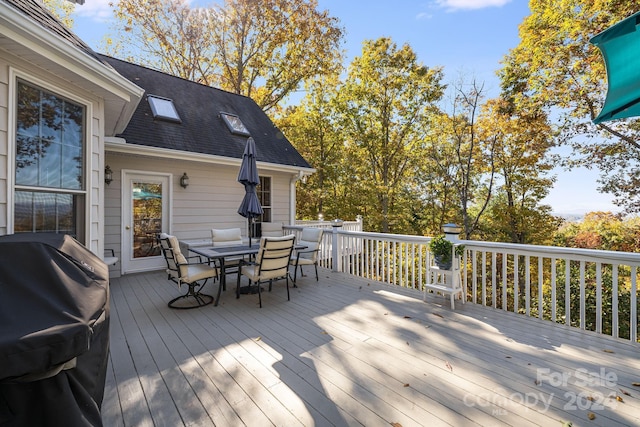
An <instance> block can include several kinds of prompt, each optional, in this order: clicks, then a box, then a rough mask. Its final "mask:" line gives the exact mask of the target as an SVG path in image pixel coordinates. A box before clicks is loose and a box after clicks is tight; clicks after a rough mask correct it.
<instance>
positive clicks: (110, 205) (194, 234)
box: [105, 152, 291, 251]
mask: <svg viewBox="0 0 640 427" xmlns="http://www.w3.org/2000/svg"><path fill="white" fill-rule="evenodd" d="M106 164H108V165H109V166H110V167H111V169H112V170H113V176H114V180H113V182H112V183H111V184H110V185H108V186H106V187H105V247H107V248H114V249H115V250H116V251H118V248H119V247H120V239H121V223H122V218H121V216H122V212H121V211H122V202H121V200H120V197H121V196H120V195H121V193H122V187H121V184H122V183H121V171H122V170H123V169H125V170H135V171H137V172H140V173H144V172H155V173H159V172H160V173H170V174H172V175H173V183H172V185H173V204H172V207H173V212H172V213H171V215H172V218H171V220H172V222H171V226H170V230H165V231H168V232H171V233H173V234H175V235H176V236H178V237H179V238H182V239H197V238H206V237H209V236H210V235H211V229H212V228H232V227H240V229H241V230H242V234H243V235H246V234H247V220H246V219H245V218H243V217H242V216H240V215H238V213H237V210H238V206H240V202H241V201H242V197H243V196H244V187H243V186H242V185H241V184H240V183H238V181H237V180H236V179H237V176H238V167H239V164H238V167H235V166H229V165H212V164H207V163H197V162H189V161H182V160H171V159H156V158H150V157H143V156H133V155H122V154H119V153H109V152H107V155H106ZM185 172H186V173H187V175H189V187H187V188H186V189H184V188H182V187H181V186H180V177H181V176H182V174H183V173H185ZM258 172H259V173H260V175H264V176H269V177H271V180H272V209H273V217H272V221H276V222H283V223H286V224H289V222H290V218H289V182H290V177H291V174H287V173H277V172H275V173H274V172H272V171H269V172H263V171H260V170H258Z"/></svg>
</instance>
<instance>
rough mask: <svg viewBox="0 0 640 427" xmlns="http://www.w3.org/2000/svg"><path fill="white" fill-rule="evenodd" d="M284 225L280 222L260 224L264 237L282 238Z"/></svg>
mask: <svg viewBox="0 0 640 427" xmlns="http://www.w3.org/2000/svg"><path fill="white" fill-rule="evenodd" d="M282 230H283V228H282V223H279V222H263V223H260V231H261V233H262V236H266V237H281V236H282Z"/></svg>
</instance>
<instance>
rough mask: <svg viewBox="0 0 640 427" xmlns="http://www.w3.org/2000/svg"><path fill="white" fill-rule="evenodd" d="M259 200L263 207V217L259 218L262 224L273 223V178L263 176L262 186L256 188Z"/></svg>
mask: <svg viewBox="0 0 640 427" xmlns="http://www.w3.org/2000/svg"><path fill="white" fill-rule="evenodd" d="M256 192H257V193H258V199H259V200H260V205H261V206H262V215H261V216H260V218H258V221H260V222H271V177H270V176H261V177H260V184H259V185H258V186H257V187H256Z"/></svg>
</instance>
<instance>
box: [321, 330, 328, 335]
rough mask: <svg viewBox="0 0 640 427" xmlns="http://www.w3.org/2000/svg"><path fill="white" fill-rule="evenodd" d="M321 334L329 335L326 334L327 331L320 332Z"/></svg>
mask: <svg viewBox="0 0 640 427" xmlns="http://www.w3.org/2000/svg"><path fill="white" fill-rule="evenodd" d="M321 333H322V334H324V335H329V332H327V331H322V332H321Z"/></svg>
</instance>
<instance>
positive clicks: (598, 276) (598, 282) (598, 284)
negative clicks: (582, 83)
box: [596, 262, 602, 334]
mask: <svg viewBox="0 0 640 427" xmlns="http://www.w3.org/2000/svg"><path fill="white" fill-rule="evenodd" d="M596 332H597V333H599V334H601V333H602V263H601V262H597V263H596Z"/></svg>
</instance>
